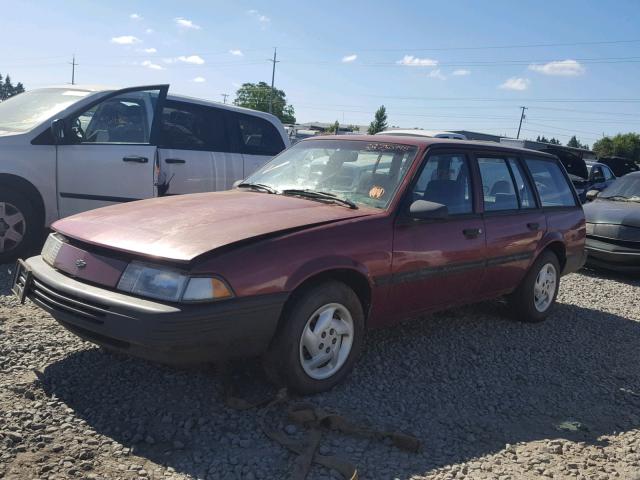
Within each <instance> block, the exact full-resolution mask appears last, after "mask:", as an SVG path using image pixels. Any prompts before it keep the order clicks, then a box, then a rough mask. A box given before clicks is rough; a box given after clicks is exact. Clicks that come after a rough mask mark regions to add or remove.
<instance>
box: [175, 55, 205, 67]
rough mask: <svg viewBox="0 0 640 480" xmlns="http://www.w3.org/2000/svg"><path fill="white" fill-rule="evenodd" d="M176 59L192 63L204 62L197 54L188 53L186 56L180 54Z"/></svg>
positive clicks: (199, 63) (200, 63)
mask: <svg viewBox="0 0 640 480" xmlns="http://www.w3.org/2000/svg"><path fill="white" fill-rule="evenodd" d="M176 60H178V61H179V62H184V63H193V64H194V65H202V64H203V63H204V59H203V58H202V57H200V56H198V55H189V56H188V57H187V56H184V55H181V56H179V57H178V58H176Z"/></svg>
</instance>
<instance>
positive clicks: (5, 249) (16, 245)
mask: <svg viewBox="0 0 640 480" xmlns="http://www.w3.org/2000/svg"><path fill="white" fill-rule="evenodd" d="M2 190H3V191H0V264H1V263H7V262H10V261H14V260H16V259H17V258H19V257H20V256H22V255H24V254H26V253H28V251H29V249H30V248H32V246H33V244H34V240H35V239H36V238H37V235H38V232H39V231H41V230H42V229H41V228H38V227H37V225H36V214H35V209H34V207H33V205H32V203H31V202H30V201H29V199H28V198H27V197H25V196H24V195H22V194H21V193H19V192H16V191H13V190H10V189H4V188H3V189H2Z"/></svg>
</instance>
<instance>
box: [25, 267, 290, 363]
mask: <svg viewBox="0 0 640 480" xmlns="http://www.w3.org/2000/svg"><path fill="white" fill-rule="evenodd" d="M16 270H17V272H16V276H15V280H14V292H15V293H16V294H17V295H18V296H19V297H22V298H23V299H24V298H29V299H31V300H32V301H33V302H34V303H35V304H36V305H38V306H39V307H41V308H43V309H44V310H46V311H47V312H49V313H50V314H51V315H52V316H53V317H54V318H55V319H56V320H57V321H58V322H59V323H60V324H62V325H63V326H64V327H65V328H67V329H68V330H70V331H71V332H73V333H75V334H76V335H78V336H80V337H82V338H84V339H85V340H88V341H90V342H93V343H95V344H98V345H101V346H104V347H106V348H109V349H112V350H118V351H120V352H123V353H126V354H130V355H133V356H137V357H141V358H145V359H148V360H152V361H157V362H162V363H167V364H173V365H185V364H196V363H203V362H211V361H216V360H222V359H225V358H230V357H239V356H242V357H246V356H254V355H259V354H261V353H263V352H264V351H265V350H266V348H267V347H268V345H269V342H270V341H271V338H272V337H273V335H274V333H275V330H276V326H277V324H278V319H279V318H280V313H281V311H282V307H283V305H284V302H285V300H286V298H287V294H286V293H278V294H270V295H259V296H253V297H245V298H236V299H231V300H224V301H220V302H217V303H207V304H192V305H176V304H167V303H159V302H156V301H152V300H146V299H141V298H138V297H133V296H130V295H125V294H123V293H119V292H114V291H111V290H106V289H103V288H99V287H95V286H93V285H89V284H86V283H82V282H79V281H78V280H75V279H73V278H71V277H68V276H66V275H63V274H61V273H59V272H58V271H56V270H55V269H54V268H52V267H51V266H49V265H48V264H46V263H45V262H44V261H43V260H42V258H41V257H40V256H37V257H32V258H29V259H28V260H26V261H25V262H19V263H18V266H17V268H16Z"/></svg>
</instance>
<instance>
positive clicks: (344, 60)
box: [342, 53, 358, 63]
mask: <svg viewBox="0 0 640 480" xmlns="http://www.w3.org/2000/svg"><path fill="white" fill-rule="evenodd" d="M356 58H358V55H356V54H355V53H354V54H353V55H346V56H344V57H342V63H351V62H353V61H355V59H356Z"/></svg>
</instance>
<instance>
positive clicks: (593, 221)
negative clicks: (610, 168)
mask: <svg viewBox="0 0 640 480" xmlns="http://www.w3.org/2000/svg"><path fill="white" fill-rule="evenodd" d="M594 195H596V193H595V192H594V193H590V194H589V197H592V196H594ZM584 213H585V217H586V221H587V243H586V249H587V253H588V258H587V263H588V264H589V265H591V266H595V267H602V268H606V269H611V270H618V271H621V272H635V273H638V272H640V172H634V173H629V174H627V175H625V176H624V177H622V178H619V179H618V180H616V182H615V183H614V184H613V185H611V186H610V187H608V188H606V189H605V190H603V191H602V192H601V193H600V194H597V196H595V199H594V200H593V201H592V202H590V203H588V204H586V205H585V206H584Z"/></svg>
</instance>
